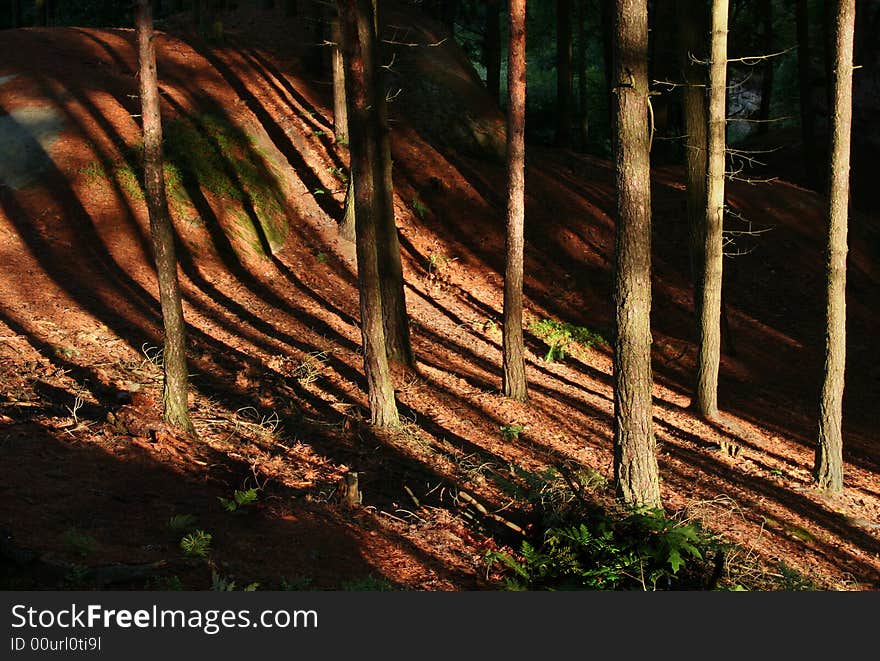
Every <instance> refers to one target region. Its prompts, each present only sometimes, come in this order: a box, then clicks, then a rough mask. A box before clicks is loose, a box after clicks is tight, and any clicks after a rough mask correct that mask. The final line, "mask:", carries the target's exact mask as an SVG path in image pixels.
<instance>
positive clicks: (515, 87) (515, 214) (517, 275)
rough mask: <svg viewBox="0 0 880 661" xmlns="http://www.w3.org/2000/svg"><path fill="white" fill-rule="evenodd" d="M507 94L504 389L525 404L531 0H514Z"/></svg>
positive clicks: (503, 390)
mask: <svg viewBox="0 0 880 661" xmlns="http://www.w3.org/2000/svg"><path fill="white" fill-rule="evenodd" d="M507 94H508V105H507V241H506V266H505V270H504V314H503V326H504V328H503V336H502V345H503V373H502V384H501V389H502V392H503V393H504V395H505V396H507V397H510V398H511V399H514V400H517V401H521V402H522V401H525V400H526V399H528V386H527V383H526V362H525V355H524V350H523V332H522V323H523V300H522V299H523V253H524V247H525V233H524V224H525V154H526V148H525V125H526V0H510V46H509V48H508V59H507Z"/></svg>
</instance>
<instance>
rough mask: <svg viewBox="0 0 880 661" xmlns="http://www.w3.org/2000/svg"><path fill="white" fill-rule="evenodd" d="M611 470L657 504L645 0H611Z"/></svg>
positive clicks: (631, 492)
mask: <svg viewBox="0 0 880 661" xmlns="http://www.w3.org/2000/svg"><path fill="white" fill-rule="evenodd" d="M614 37H615V39H614V48H615V50H614V80H615V95H614V96H615V126H616V145H615V172H616V183H617V236H616V246H615V248H616V249H615V268H614V301H615V308H616V312H615V340H614V421H615V424H614V477H615V480H616V483H617V495H618V497H620V498H621V499H622V500H623V501H624V502H625V503H628V504H631V505H646V506H650V507H660V505H661V503H660V478H659V475H658V469H657V457H656V454H655V441H654V432H653V426H652V421H651V416H652V402H651V386H652V375H651V185H650V184H651V178H650V177H651V173H650V143H649V140H650V138H649V128H648V61H647V59H648V6H647V0H617V2H616V15H615V32H614Z"/></svg>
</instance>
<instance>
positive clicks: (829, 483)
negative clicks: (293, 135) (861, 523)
mask: <svg viewBox="0 0 880 661" xmlns="http://www.w3.org/2000/svg"><path fill="white" fill-rule="evenodd" d="M854 23H855V0H840V1H839V2H838V3H837V11H836V16H835V19H834V66H833V69H832V87H833V90H834V104H833V107H832V109H831V113H832V114H831V127H830V128H831V145H830V146H831V154H830V155H831V158H830V164H829V168H828V180H829V187H828V249H827V268H828V289H827V307H826V326H825V378H824V381H823V383H822V395H821V398H820V401H819V442H818V444H817V445H816V460H815V465H814V478H815V481H816V484H817V486H819V487H820V488H822V489H827V490H828V491H830V492H832V493H842V492H843V433H842V425H843V385H844V368H845V363H846V253H847V239H846V235H847V216H848V206H849V167H850V134H851V128H852V70H853V67H852V63H853V32H854Z"/></svg>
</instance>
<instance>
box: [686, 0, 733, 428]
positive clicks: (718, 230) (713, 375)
mask: <svg viewBox="0 0 880 661" xmlns="http://www.w3.org/2000/svg"><path fill="white" fill-rule="evenodd" d="M727 19H728V0H714V1H713V3H712V50H711V56H710V63H709V133H708V167H707V170H708V175H707V178H706V219H705V221H704V224H703V228H702V229H703V233H702V237H701V238H702V239H703V249H702V258H703V259H702V271H701V273H700V285H699V289H700V301H699V306H698V309H697V324H698V326H697V351H698V353H697V375H696V387H695V391H694V401H693V408H694V410H695V411H696V412H697V414H698V415H700V416H701V417H703V418H713V417H715V416H717V415H718V370H719V367H720V365H721V283H722V268H723V261H724V247H723V245H724V239H723V231H724V163H725V161H724V150H725V142H726V140H725V133H726V128H727Z"/></svg>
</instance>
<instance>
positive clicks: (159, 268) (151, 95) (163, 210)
mask: <svg viewBox="0 0 880 661" xmlns="http://www.w3.org/2000/svg"><path fill="white" fill-rule="evenodd" d="M151 11H152V10H151V7H150V0H138V5H137V19H136V20H137V26H136V27H137V41H138V61H139V72H138V79H139V81H140V95H141V107H142V111H141V112H142V115H143V132H144V191H145V193H146V200H147V209H148V212H149V216H150V234H151V236H152V239H153V252H154V253H155V255H154V256H155V260H156V275H157V279H158V282H159V302H160V305H161V308H162V321H163V323H164V326H165V347H164V351H163V354H162V355H163V360H162V367H163V371H164V386H163V395H162V401H163V404H164V409H165V411H164V417H165V422H167V423H168V424H169V425H171V426H172V427H177V428H179V429H181V430H183V431H185V432H187V433H192V432H193V430H194V428H193V424H192V421H191V420H190V417H189V404H188V402H187V391H188V384H189V372H188V370H187V364H186V324H185V322H184V319H183V305H182V303H181V295H180V284H179V282H178V280H177V258H176V256H175V253H174V229H173V227H172V225H171V215H170V213H169V211H168V200H167V198H166V196H165V178H164V172H163V157H162V119H161V114H160V107H159V85H158V75H157V72H156V51H155V47H154V44H153V16H152V13H151Z"/></svg>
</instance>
